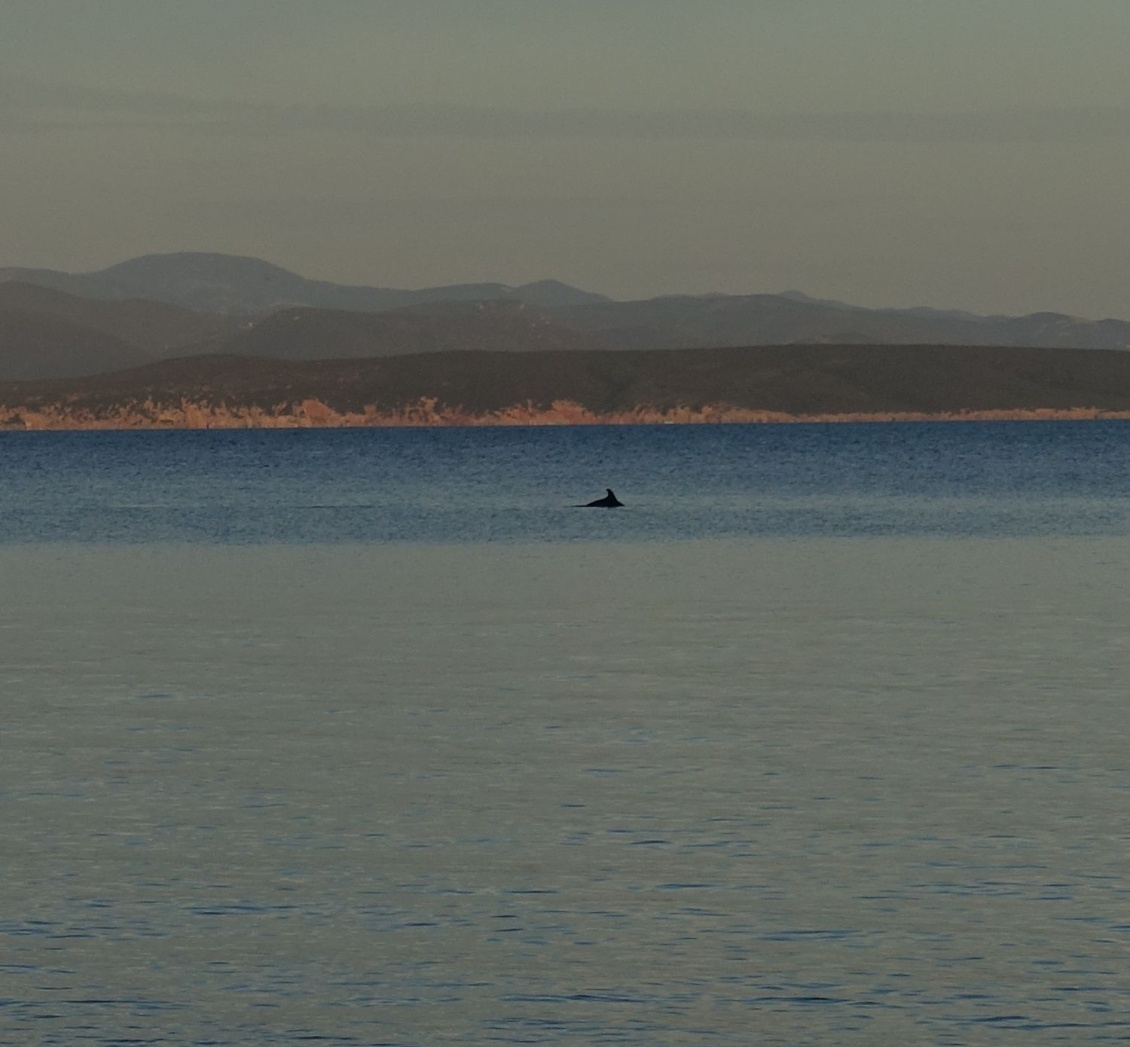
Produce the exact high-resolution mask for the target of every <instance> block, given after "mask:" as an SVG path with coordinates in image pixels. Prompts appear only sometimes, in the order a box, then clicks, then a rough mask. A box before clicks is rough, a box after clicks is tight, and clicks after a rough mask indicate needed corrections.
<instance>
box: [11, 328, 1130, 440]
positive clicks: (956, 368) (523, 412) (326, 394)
mask: <svg viewBox="0 0 1130 1047" xmlns="http://www.w3.org/2000/svg"><path fill="white" fill-rule="evenodd" d="M1055 418H1062V419H1089V418H1130V353H1127V352H1120V351H1113V350H1082V349H1077V350H1068V349H1018V348H1000V347H969V346H867V345H860V346H828V345H816V346H813V345H789V346H752V347H745V348H737V349H681V350H652V351H637V352H614V351H607V350H605V351H579V350H575V351H547V352H542V353H506V352H485V351H480V352H452V353H432V354H414V355H408V356H396V357H384V358H377V359H368V360H324V361H280V360H266V359H261V358H254V357H239V356H199V357H190V358H185V359H180V360H169V361H164V362H162V363H158V364H150V365H147V366H144V367H139V368H129V369H126V370H121V371H115V372H112V373H108V374H102V375H94V376H91V377H88V378H80V379H55V380H51V381H40V382H7V383H0V428H3V429H9V430H11V429H167V428H212V429H220V428H283V427H300V428H312V427H347V426H446V425H465V426H472V425H594V424H692V423H727V422H730V423H752V422H826V421H827V422H830V421H912V420H952V421H960V420H976V419H1055Z"/></svg>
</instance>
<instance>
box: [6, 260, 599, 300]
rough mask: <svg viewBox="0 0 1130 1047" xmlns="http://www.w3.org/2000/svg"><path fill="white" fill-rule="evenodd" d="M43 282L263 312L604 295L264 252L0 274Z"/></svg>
mask: <svg viewBox="0 0 1130 1047" xmlns="http://www.w3.org/2000/svg"><path fill="white" fill-rule="evenodd" d="M7 280H16V281H20V282H22V283H32V284H39V285H42V286H45V287H51V288H53V289H56V290H60V291H65V292H67V293H69V294H75V295H82V296H84V297H87V298H102V299H121V298H149V299H152V300H153V301H158V302H168V303H170V304H173V305H179V306H182V307H184V308H186V309H192V310H195V311H199V312H204V313H216V314H219V315H226V316H264V315H266V314H268V313H271V312H274V311H276V310H278V309H285V308H289V307H291V306H305V307H308V308H312V309H346V310H352V311H355V312H384V311H385V310H388V309H400V308H403V307H405V306H412V305H422V304H425V303H427V302H438V301H489V300H491V299H496V298H502V299H510V300H513V301H519V302H521V301H527V302H529V303H530V304H533V305H546V304H553V305H575V304H579V303H584V302H593V301H601V300H603V295H595V294H590V293H588V292H586V291H580V290H578V289H577V288H573V287H569V286H568V285H567V284H563V283H560V282H558V281H555V280H543V281H539V282H537V283H533V284H528V285H526V286H525V287H509V286H507V285H505V284H500V283H473V284H451V285H447V286H441V287H428V288H423V289H421V290H402V289H396V288H386V287H360V286H353V285H349V284H336V283H331V282H329V281H326V280H308V279H306V277H303V276H299V275H298V274H297V273H292V272H290V270H288V269H283V268H282V267H281V266H277V265H272V264H271V263H270V262H264V261H263V260H262V259H259V258H247V257H242V256H239V255H224V254H211V253H207V252H196V251H181V252H177V253H174V254H152V255H143V256H142V257H140V258H131V259H129V260H128V261H125V262H119V263H118V264H117V265H111V266H109V267H107V268H106V269H99V270H97V271H95V272H90V273H61V272H57V271H55V270H50V269H22V268H18V267H12V268H7V269H0V282H3V281H7Z"/></svg>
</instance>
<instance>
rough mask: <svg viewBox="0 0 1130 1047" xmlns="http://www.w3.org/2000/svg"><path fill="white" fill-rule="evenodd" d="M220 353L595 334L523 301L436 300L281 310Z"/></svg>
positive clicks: (318, 356) (472, 345) (565, 344)
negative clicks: (376, 308) (374, 308)
mask: <svg viewBox="0 0 1130 1047" xmlns="http://www.w3.org/2000/svg"><path fill="white" fill-rule="evenodd" d="M214 345H215V348H216V350H217V351H219V352H223V353H225V354H236V355H240V356H264V357H274V358H276V359H280V360H331V359H345V358H358V357H375V356H400V355H404V354H408V353H440V352H453V351H456V350H475V349H490V350H497V351H502V352H519V351H530V350H538V351H541V350H551V349H568V350H576V349H593V348H597V347H599V346H600V345H601V342H600V340H599V339H598V338H595V337H593V336H591V335H588V334H585V333H583V332H579V331H574V330H572V329H570V328H568V327H566V326H564V325H562V324H560V323H556V322H554V321H551V320H549V319H548V318H547V317H546V315H545V314H544V313H543V312H542V311H541V310H539V309H536V308H534V307H532V306H529V305H526V304H525V303H524V302H514V301H487V302H436V303H429V304H426V305H421V306H411V307H408V308H405V309H395V310H391V311H389V312H383V313H355V312H347V311H343V310H331V309H284V310H282V311H281V312H277V313H273V314H272V315H271V316H268V317H267V318H266V319H264V320H260V321H259V322H257V323H255V324H253V325H252V326H250V327H248V328H246V329H244V330H241V331H239V332H238V333H237V334H235V335H233V336H231V337H229V338H227V339H225V340H223V341H220V342H216V343H214Z"/></svg>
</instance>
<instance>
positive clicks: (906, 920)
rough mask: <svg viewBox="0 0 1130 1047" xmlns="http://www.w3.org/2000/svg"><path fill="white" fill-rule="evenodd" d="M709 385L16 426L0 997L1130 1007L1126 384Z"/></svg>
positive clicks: (533, 1005) (821, 1020)
mask: <svg viewBox="0 0 1130 1047" xmlns="http://www.w3.org/2000/svg"><path fill="white" fill-rule="evenodd" d="M673 428H674V427H670V428H668V429H665V430H652V431H651V432H652V434H653V435H654V437H655V441H656V443H654V444H653V445H652V450H650V451H649V450H648V445H647V442H646V440H644V439H643V436H644V435H646V434H641V432H639V431H634V432H630V433H628V434H626V435H625V434H624V431H623V430H619V431H612V432H604V433H603V434H602V433H601V432H599V431H597V432H591V431H590V432H587V434H586V433H580V434H578V433H576V432H573V431H568V432H550V433H549V434H548V435H541V434H538V433H535V434H522V433H520V432H519V433H514V432H506V433H503V434H501V435H500V434H498V433H459V434H454V435H451V436H450V437H447V436H445V434H435V433H433V434H415V435H413V434H393V435H392V436H391V437H389V438H388V440H387V441H384V442H382V440H383V436H382V434H378V435H377V436H376V437H374V436H372V435H370V434H356V435H355V436H354V435H353V434H305V433H304V434H299V435H293V434H113V435H111V436H109V437H108V438H107V437H104V436H103V434H74V435H71V434H64V435H62V436H61V437H55V436H53V435H52V434H45V435H44V437H42V438H40V437H38V435H37V434H29V437H28V438H23V437H21V438H19V439H15V440H10V439H9V438H8V436H7V435H5V436H4V437H2V438H0V461H2V462H3V466H2V470H3V471H2V474H0V480H3V488H2V490H3V497H4V498H5V503H4V506H3V511H2V512H0V584H2V586H3V593H4V601H3V605H2V606H3V610H2V612H0V700H2V702H3V716H2V719H0V753H2V762H0V817H2V818H3V826H4V833H3V837H2V841H3V842H2V844H0V846H2V848H3V851H2V853H3V855H4V878H3V880H2V881H0V969H2V971H3V980H2V982H0V1043H13V1044H25V1043H26V1044H78V1043H94V1044H120V1043H138V1042H150V1043H161V1044H233V1045H235V1044H282V1043H287V1044H289V1043H300V1042H307V1041H312V1042H324V1043H331V1044H398V1045H400V1044H404V1045H408V1044H421V1045H427V1044H440V1043H451V1044H455V1043H460V1044H467V1043H474V1044H478V1043H483V1044H489V1043H499V1044H507V1043H515V1044H517V1043H562V1044H565V1043H569V1044H576V1043H582V1044H583V1043H592V1044H614V1043H624V1044H629V1043H630V1044H644V1043H646V1044H657V1045H692V1044H693V1045H698V1044H748V1043H759V1044H762V1043H763V1044H827V1043H838V1044H906V1043H924V1044H925V1043H929V1044H934V1043H937V1044H996V1043H1002V1042H1006V1043H1007V1042H1015V1043H1023V1044H1030V1043H1069V1044H1075V1043H1103V1042H1124V1041H1127V1040H1130V1018H1128V1017H1127V1015H1130V999H1128V997H1130V964H1128V963H1127V958H1128V955H1130V897H1128V892H1130V878H1128V876H1127V873H1126V865H1127V863H1126V854H1127V844H1128V841H1130V756H1128V755H1127V752H1128V748H1127V739H1126V729H1125V723H1126V716H1125V703H1126V681H1127V679H1130V672H1128V670H1130V629H1128V628H1127V627H1128V625H1130V577H1128V575H1130V570H1128V566H1127V565H1128V563H1130V534H1128V530H1130V529H1128V528H1127V526H1126V521H1127V517H1126V507H1127V503H1126V501H1125V498H1124V495H1123V487H1124V485H1125V483H1126V480H1127V477H1128V475H1130V474H1128V473H1127V472H1126V470H1125V465H1126V448H1127V446H1130V440H1128V439H1127V436H1128V434H1130V429H1127V428H1123V427H1118V426H1109V427H1104V426H1095V427H1091V426H1046V427H1045V426H1039V425H1035V426H1031V427H1017V426H1001V427H996V428H994V427H980V426H970V427H966V426H964V425H962V426H951V427H940V426H926V427H921V428H915V427H889V428H883V427H853V426H846V427H829V428H828V429H821V428H819V427H792V428H789V427H781V428H779V429H777V428H772V429H771V430H770V431H767V432H766V431H763V430H760V429H759V430H745V429H741V430H737V431H730V430H685V429H681V428H680V429H679V430H678V431H677V432H674V433H672V432H671V429H673ZM833 428H834V430H835V431H834V432H831V431H830V430H831V429H833ZM900 431H901V434H902V435H901V436H900V435H899V434H900ZM33 437H34V438H33ZM447 439H449V440H450V442H449V443H445V440H447ZM241 440H242V441H245V442H241ZM476 440H479V441H480V442H478V443H476ZM377 452H379V453H377ZM374 457H376V458H377V459H378V460H377V462H376V463H374V461H373V459H374ZM272 463H273V464H272ZM598 473H599V475H597V474H598ZM621 477H623V479H621ZM664 478H666V479H664ZM743 478H744V479H743ZM608 484H611V485H612V486H613V487H615V488H616V489H617V493H618V494H620V495H621V497H622V498H624V500H625V501H627V502H628V508H627V509H625V510H623V511H619V510H618V511H616V512H611V513H610V512H603V511H601V512H596V511H584V512H582V511H580V510H569V509H566V508H564V506H565V505H567V504H568V503H570V502H572V501H579V500H587V498H589V497H596V496H597V495H599V494H600V493H602V489H603V487H604V486H607V485H608ZM145 499H148V500H145ZM315 504H318V505H325V506H332V507H333V508H332V509H330V508H324V509H318V508H314V506H315ZM703 506H706V507H708V508H710V509H712V510H716V512H707V511H705V510H704V509H703ZM365 507H368V508H367V510H366V512H361V510H362V509H365ZM684 510H685V511H684ZM339 514H340V515H341V516H344V517H345V518H346V522H342V520H341V519H340V518H339ZM790 520H791V521H793V522H794V523H793V526H791V527H790V526H788V521H790ZM719 521H721V522H719ZM539 529H540V530H539Z"/></svg>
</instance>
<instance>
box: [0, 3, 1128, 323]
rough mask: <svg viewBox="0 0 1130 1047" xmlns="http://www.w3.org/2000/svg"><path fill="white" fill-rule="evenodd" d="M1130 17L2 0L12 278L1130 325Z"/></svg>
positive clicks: (728, 6) (824, 6)
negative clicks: (578, 295) (514, 294)
mask: <svg viewBox="0 0 1130 1047" xmlns="http://www.w3.org/2000/svg"><path fill="white" fill-rule="evenodd" d="M1128 53H1130V2H1128V0H318V2H316V3H315V2H313V0H191V2H190V3H186V2H184V0H0V192H2V196H0V266H5V265H22V266H37V267H47V268H53V269H63V270H67V271H72V272H76V271H86V270H92V269H99V268H102V267H103V266H106V265H110V264H112V263H114V262H118V261H122V260H124V259H126V258H130V257H134V256H136V255H140V254H147V253H154V252H168V251H184V250H191V251H220V252H225V253H231V254H243V255H253V256H256V257H259V258H264V259H266V260H268V261H271V262H275V263H276V264H279V265H282V266H285V267H286V268H288V269H292V270H294V271H296V272H299V273H301V274H303V275H304V276H309V277H313V278H318V279H326V280H334V281H339V282H345V283H357V284H371V285H379V286H386V287H424V286H433V285H436V284H444V283H457V282H468V281H479V280H483V281H501V282H504V283H509V284H520V283H524V282H528V281H531V280H539V279H543V278H550V277H552V278H556V279H560V280H564V281H566V282H568V283H571V284H575V285H577V286H580V287H583V288H586V289H589V290H594V291H602V292H604V293H606V294H610V295H612V296H614V297H617V298H644V297H651V296H654V295H659V294H670V293H692V294H700V293H708V292H723V293H731V294H747V293H765V292H779V291H784V290H791V289H797V290H801V291H804V292H806V293H808V294H811V295H814V296H817V297H826V298H837V299H841V300H845V301H849V302H852V303H855V304H858V305H866V306H913V305H932V306H936V307H939V308H961V309H969V310H973V311H977V312H985V313H1009V314H1016V313H1026V312H1032V311H1036V310H1056V311H1061V312H1066V313H1071V314H1074V315H1079V316H1086V317H1092V318H1100V317H1104V316H1116V317H1122V318H1130V67H1128V65H1127V60H1126V55H1127V54H1128Z"/></svg>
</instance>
